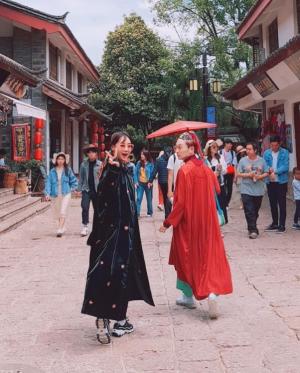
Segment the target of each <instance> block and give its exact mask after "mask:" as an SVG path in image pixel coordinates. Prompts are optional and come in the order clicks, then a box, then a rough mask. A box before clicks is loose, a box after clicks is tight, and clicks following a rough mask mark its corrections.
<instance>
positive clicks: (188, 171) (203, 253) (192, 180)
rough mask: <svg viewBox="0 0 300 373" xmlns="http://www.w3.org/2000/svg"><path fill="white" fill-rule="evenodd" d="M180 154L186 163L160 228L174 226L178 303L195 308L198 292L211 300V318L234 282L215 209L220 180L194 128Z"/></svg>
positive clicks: (179, 145)
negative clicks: (202, 148)
mask: <svg viewBox="0 0 300 373" xmlns="http://www.w3.org/2000/svg"><path fill="white" fill-rule="evenodd" d="M176 153H177V155H178V158H179V159H182V160H183V161H184V165H183V166H182V167H181V169H180V170H179V172H178V176H177V180H176V188H175V194H174V206H173V210H172V212H171V214H170V215H169V216H168V218H167V219H166V220H165V221H164V223H163V225H162V226H161V227H160V232H162V233H164V232H165V231H166V230H167V229H168V228H169V227H170V226H173V237H172V244H171V251H170V258H169V264H170V265H173V266H174V267H175V270H176V272H177V278H178V280H177V288H178V289H180V290H181V291H182V297H181V298H179V299H177V301H176V303H177V304H178V305H182V306H185V307H188V308H195V307H196V304H195V302H194V298H193V296H194V297H195V298H196V299H198V300H202V299H205V298H208V306H209V316H210V318H217V316H218V309H217V296H218V295H225V294H230V293H232V281H231V273H230V268H229V264H228V261H227V258H226V253H225V248H224V243H223V239H222V237H221V230H220V226H219V220H218V215H217V209H216V193H219V192H220V187H219V183H218V181H217V178H216V176H215V174H214V173H213V171H212V170H211V169H210V168H209V167H208V166H207V165H206V164H205V162H204V161H203V159H201V158H202V157H201V156H200V157H197V156H196V155H197V154H201V148H200V143H199V140H198V138H197V136H196V134H195V133H194V132H186V133H184V134H182V135H181V136H180V137H179V139H178V141H177V143H176Z"/></svg>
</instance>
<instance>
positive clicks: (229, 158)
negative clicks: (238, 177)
mask: <svg viewBox="0 0 300 373" xmlns="http://www.w3.org/2000/svg"><path fill="white" fill-rule="evenodd" d="M220 154H221V155H222V156H223V157H224V159H225V162H226V164H227V172H226V175H224V186H225V192H226V206H227V207H228V206H229V203H230V201H231V196H232V187H233V181H234V178H235V172H236V166H237V159H236V154H235V152H234V151H233V142H232V140H230V139H226V140H224V148H223V149H222V150H221V151H220Z"/></svg>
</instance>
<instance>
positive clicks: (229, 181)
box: [224, 174, 234, 206]
mask: <svg viewBox="0 0 300 373" xmlns="http://www.w3.org/2000/svg"><path fill="white" fill-rule="evenodd" d="M233 179H234V175H233V174H232V175H231V174H228V175H224V186H225V193H226V206H228V205H229V203H230V201H231V196H232V187H233Z"/></svg>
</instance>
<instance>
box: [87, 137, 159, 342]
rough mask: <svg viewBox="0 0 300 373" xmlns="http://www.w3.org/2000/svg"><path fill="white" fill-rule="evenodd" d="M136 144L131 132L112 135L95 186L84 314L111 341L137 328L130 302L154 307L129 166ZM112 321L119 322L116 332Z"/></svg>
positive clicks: (101, 337) (102, 337)
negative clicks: (130, 314)
mask: <svg viewBox="0 0 300 373" xmlns="http://www.w3.org/2000/svg"><path fill="white" fill-rule="evenodd" d="M132 149H133V145H132V144H131V142H130V139H129V137H128V135H127V134H125V133H123V132H117V133H115V134H113V135H112V138H111V153H107V160H106V162H105V163H106V164H105V165H104V168H103V171H102V175H101V178H100V181H99V186H98V190H97V206H96V211H95V213H94V221H93V230H92V233H91V235H90V237H89V239H88V245H90V246H91V252H90V265H89V269H88V274H87V283H86V289H85V295H84V302H83V307H82V313H85V314H87V315H91V316H95V317H96V326H97V329H98V331H97V338H98V341H99V342H100V343H110V335H111V334H112V335H113V336H116V337H120V336H122V335H124V334H126V333H131V332H132V331H133V325H132V324H130V323H129V321H128V319H127V307H128V302H129V301H131V300H144V301H145V302H147V303H148V304H150V305H152V306H154V302H153V299H152V294H151V290H150V286H149V281H148V276H147V271H146V266H145V261H144V255H143V250H142V244H141V238H140V232H139V225H138V219H137V213H136V203H135V188H134V184H133V180H132V176H131V175H130V173H128V168H127V164H128V162H129V155H130V153H131V151H132ZM110 320H116V321H117V322H116V323H115V324H114V327H113V330H112V333H111V331H110V327H109V323H110Z"/></svg>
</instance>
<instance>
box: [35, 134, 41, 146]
mask: <svg viewBox="0 0 300 373" xmlns="http://www.w3.org/2000/svg"><path fill="white" fill-rule="evenodd" d="M42 137H43V136H42V132H40V131H38V132H36V133H35V134H34V144H35V145H39V144H40V143H41V142H42Z"/></svg>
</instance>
